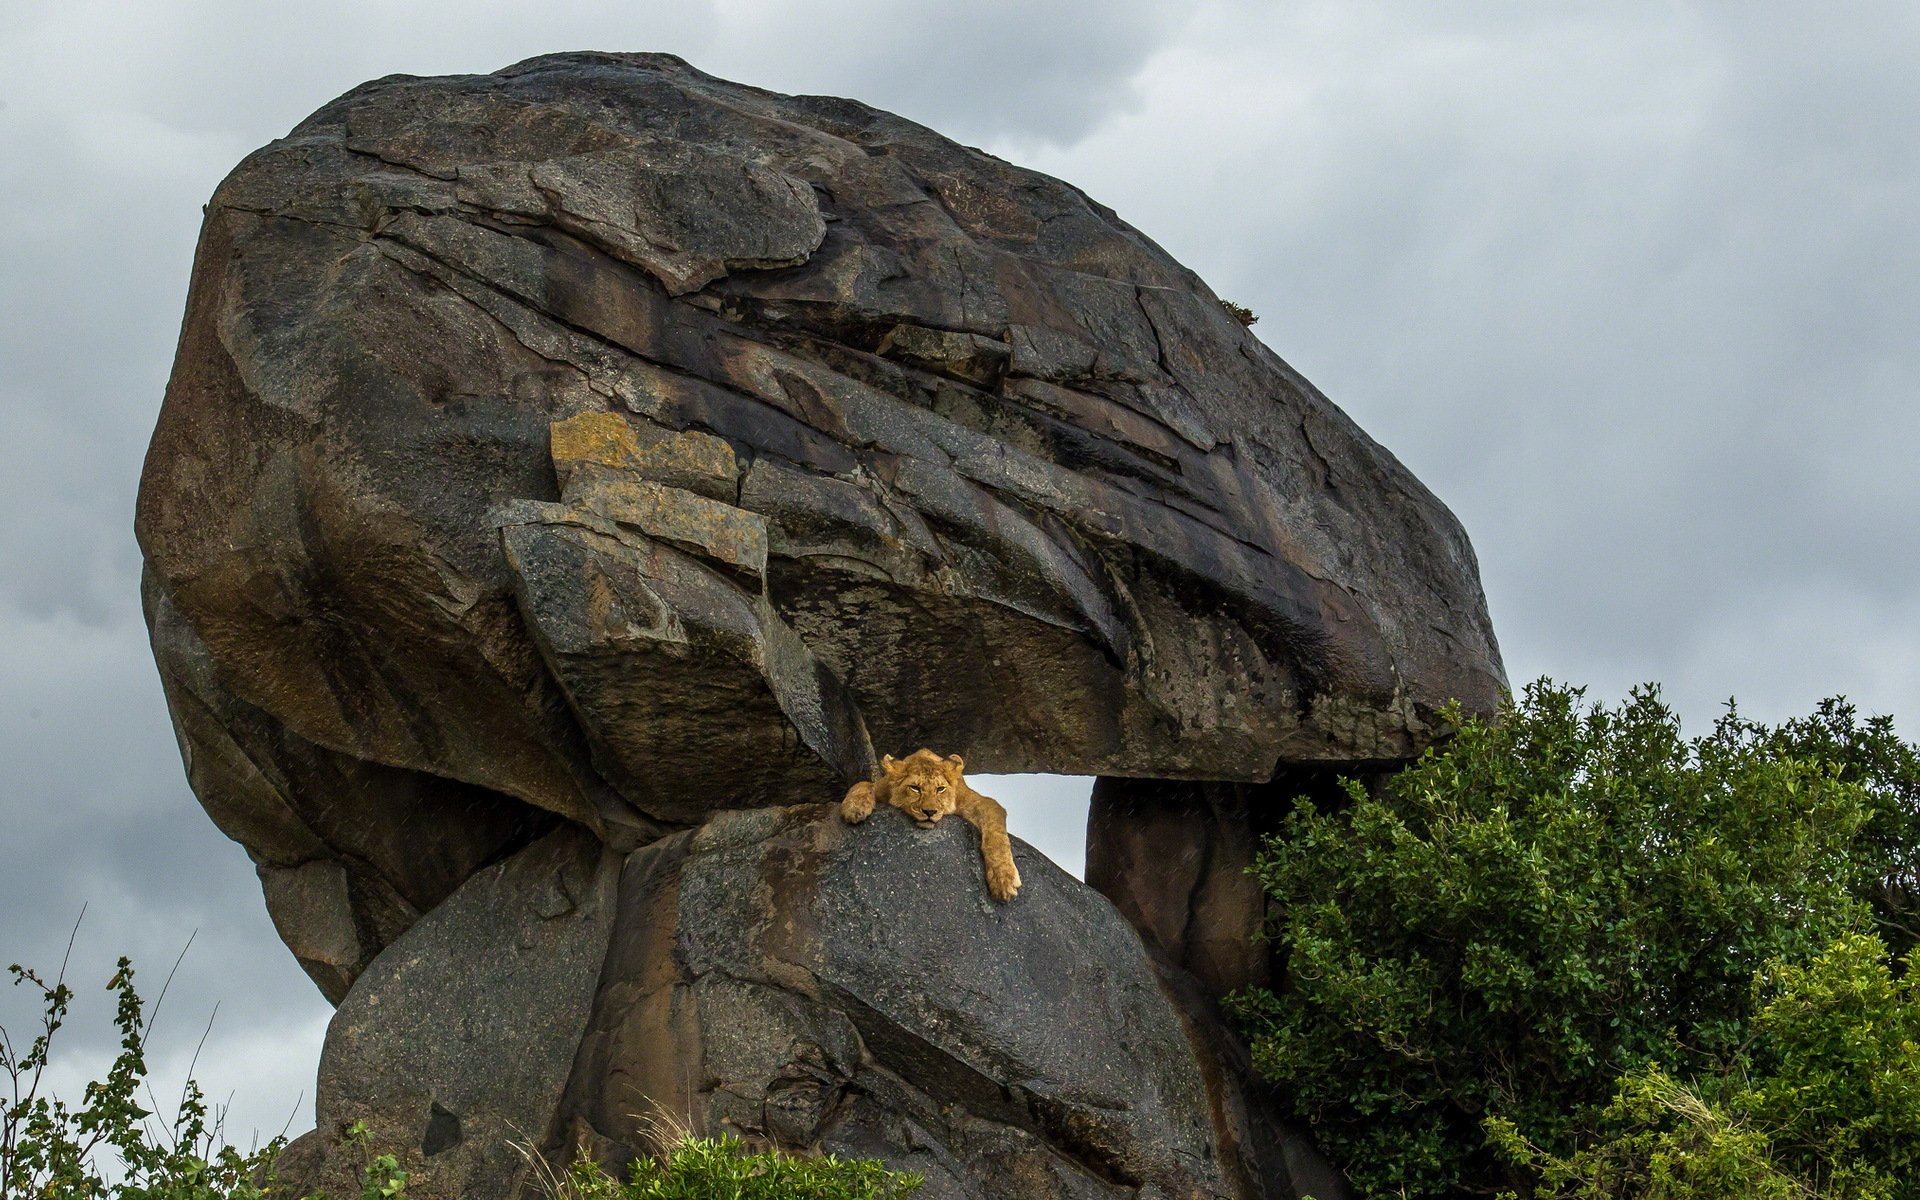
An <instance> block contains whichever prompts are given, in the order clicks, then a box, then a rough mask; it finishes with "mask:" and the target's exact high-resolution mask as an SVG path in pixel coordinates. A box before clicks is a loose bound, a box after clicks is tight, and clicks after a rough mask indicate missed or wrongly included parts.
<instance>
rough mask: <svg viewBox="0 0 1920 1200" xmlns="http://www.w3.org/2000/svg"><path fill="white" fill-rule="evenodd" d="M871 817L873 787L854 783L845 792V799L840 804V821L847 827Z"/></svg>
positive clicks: (867, 784)
mask: <svg viewBox="0 0 1920 1200" xmlns="http://www.w3.org/2000/svg"><path fill="white" fill-rule="evenodd" d="M872 815H873V785H872V784H871V783H856V784H854V785H853V787H852V788H850V789H848V791H847V798H846V799H845V800H842V801H841V802H840V819H841V820H843V821H845V822H846V823H847V824H849V825H858V824H859V823H860V822H862V821H864V820H866V819H867V818H868V817H870V816H872Z"/></svg>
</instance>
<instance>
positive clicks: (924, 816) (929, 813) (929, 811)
mask: <svg viewBox="0 0 1920 1200" xmlns="http://www.w3.org/2000/svg"><path fill="white" fill-rule="evenodd" d="M920 819H921V820H922V821H938V820H939V819H940V810H939V809H937V808H923V809H921V810H920Z"/></svg>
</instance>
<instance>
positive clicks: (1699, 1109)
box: [1493, 935, 1920, 1200]
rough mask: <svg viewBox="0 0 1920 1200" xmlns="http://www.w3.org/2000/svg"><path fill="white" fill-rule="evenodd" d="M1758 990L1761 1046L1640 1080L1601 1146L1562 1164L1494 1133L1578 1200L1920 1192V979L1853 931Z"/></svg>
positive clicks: (1546, 1189) (1858, 1199)
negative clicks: (1696, 1073) (1708, 1072)
mask: <svg viewBox="0 0 1920 1200" xmlns="http://www.w3.org/2000/svg"><path fill="white" fill-rule="evenodd" d="M1759 991H1760V1004H1759V1008H1758V1010H1757V1011H1756V1012H1755V1014H1754V1017H1753V1039H1752V1042H1751V1044H1750V1045H1749V1046H1747V1047H1744V1048H1743V1049H1742V1051H1741V1052H1740V1053H1738V1054H1735V1055H1733V1056H1731V1057H1730V1059H1729V1060H1728V1061H1727V1062H1726V1063H1725V1064H1724V1065H1723V1067H1722V1068H1721V1069H1720V1071H1719V1072H1717V1073H1716V1074H1714V1075H1712V1076H1709V1077H1706V1078H1703V1079H1700V1080H1696V1081H1693V1082H1692V1083H1690V1084H1688V1083H1681V1082H1679V1081H1677V1080H1675V1079H1674V1078H1673V1077H1672V1076H1670V1075H1668V1074H1667V1073H1666V1072H1665V1071H1664V1070H1662V1069H1661V1068H1660V1067H1658V1066H1655V1065H1649V1066H1646V1067H1643V1068H1641V1069H1640V1070H1638V1071H1635V1072H1632V1073H1631V1074H1629V1075H1627V1076H1626V1077H1625V1078H1624V1079H1622V1080H1621V1082H1620V1086H1619V1089H1618V1091H1617V1092H1616V1094H1615V1096H1614V1100H1613V1103H1612V1104H1611V1105H1609V1106H1608V1108H1607V1110H1606V1113H1605V1117H1604V1120H1603V1123H1602V1130H1601V1136H1600V1137H1599V1139H1598V1140H1597V1141H1596V1143H1595V1144H1594V1145H1592V1146H1590V1147H1587V1148H1585V1149H1582V1150H1580V1151H1579V1152H1577V1153H1575V1154H1574V1155H1572V1156H1570V1157H1567V1158H1557V1157H1555V1156H1552V1155H1548V1154H1544V1153H1542V1152H1540V1151H1539V1149H1538V1148H1537V1147H1535V1146H1533V1145H1531V1144H1529V1143H1528V1142H1527V1141H1526V1139H1525V1138H1524V1137H1522V1136H1521V1135H1520V1133H1519V1131H1518V1130H1517V1129H1515V1128H1514V1127H1512V1126H1511V1125H1510V1124H1507V1123H1505V1122H1496V1123H1495V1125H1494V1127H1493V1133H1494V1135H1495V1140H1496V1141H1497V1142H1498V1144H1499V1145H1500V1146H1501V1148H1502V1149H1503V1151H1504V1152H1506V1153H1507V1154H1509V1155H1510V1156H1511V1157H1512V1158H1513V1159H1514V1160H1515V1161H1518V1162H1523V1163H1526V1164H1528V1165H1529V1166H1531V1167H1533V1168H1534V1169H1536V1170H1538V1171H1539V1172H1540V1175H1541V1185H1540V1187H1539V1189H1538V1190H1537V1194H1538V1195H1540V1196H1543V1197H1547V1196H1551V1197H1555V1198H1564V1200H1607V1198H1611V1197H1618V1196H1648V1197H1660V1198H1661V1200H1749V1198H1757V1200H1772V1198H1773V1197H1779V1198H1781V1200H1809V1198H1812V1197H1821V1198H1826V1200H1914V1198H1915V1197H1920V977H1916V976H1915V974H1914V973H1913V972H1912V971H1911V970H1908V971H1906V972H1905V974H1904V976H1902V977H1896V975H1895V972H1894V971H1893V969H1892V962H1891V959H1890V957H1889V955H1888V954H1887V950H1886V946H1885V944H1884V943H1882V942H1881V941H1880V940H1879V939H1878V938H1876V937H1869V936H1862V935H1850V936H1847V937H1843V938H1841V939H1840V940H1838V941H1836V942H1835V943H1834V944H1833V945H1832V946H1830V947H1828V949H1827V950H1826V952H1825V953H1823V954H1822V955H1821V956H1820V957H1819V958H1817V959H1815V960H1814V961H1813V963H1811V964H1810V965H1808V966H1805V967H1795V966H1791V965H1787V964H1780V963H1776V964H1773V965H1772V966H1771V967H1770V968H1769V969H1768V970H1767V971H1765V972H1763V973H1762V975H1761V977H1760V981H1759Z"/></svg>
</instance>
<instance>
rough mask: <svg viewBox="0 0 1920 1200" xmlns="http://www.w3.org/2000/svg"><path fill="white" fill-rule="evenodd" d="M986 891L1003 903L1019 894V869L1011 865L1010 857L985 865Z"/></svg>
mask: <svg viewBox="0 0 1920 1200" xmlns="http://www.w3.org/2000/svg"><path fill="white" fill-rule="evenodd" d="M987 891H989V892H991V893H993V898H994V899H995V900H999V901H1001V902H1003V903H1004V902H1005V901H1008V900H1011V899H1013V898H1014V897H1015V896H1017V895H1019V894H1020V868H1019V867H1016V866H1014V865H1013V859H1012V858H1011V857H1009V858H1008V859H1007V860H1006V861H1005V862H990V863H988V864H987Z"/></svg>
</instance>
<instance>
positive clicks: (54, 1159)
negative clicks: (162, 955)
mask: <svg viewBox="0 0 1920 1200" xmlns="http://www.w3.org/2000/svg"><path fill="white" fill-rule="evenodd" d="M8 972H9V974H11V976H12V978H13V984H14V986H15V987H27V988H31V989H33V990H34V991H36V992H38V993H39V1000H40V1011H41V1024H40V1030H39V1033H38V1034H37V1035H36V1036H35V1038H34V1039H33V1041H32V1043H31V1044H29V1045H28V1046H27V1047H26V1049H24V1050H22V1049H20V1048H19V1047H18V1046H16V1044H15V1043H14V1041H13V1039H12V1037H11V1036H10V1035H9V1034H8V1032H7V1030H6V1029H4V1028H0V1076H5V1077H6V1080H7V1082H8V1083H9V1084H10V1085H11V1087H10V1089H9V1092H8V1095H7V1097H6V1098H5V1100H4V1107H0V1200H16V1198H17V1200H29V1198H32V1200H40V1198H43V1197H44V1198H46V1200H95V1198H96V1197H97V1198H100V1200H106V1198H108V1197H111V1198H113V1200H260V1198H261V1197H263V1196H266V1195H267V1194H268V1193H269V1191H270V1189H271V1186H272V1183H273V1161H274V1159H275V1158H276V1157H277V1156H278V1154H279V1152H280V1147H281V1142H280V1141H279V1140H275V1141H273V1142H270V1143H268V1144H267V1145H266V1146H265V1147H261V1148H258V1149H255V1150H252V1151H248V1152H244V1153H243V1152H242V1151H240V1150H238V1149H236V1148H235V1147H233V1146H230V1145H227V1144H226V1142H225V1141H224V1139H222V1138H221V1137H220V1136H219V1134H220V1127H219V1121H218V1120H217V1119H210V1118H209V1115H208V1111H207V1104H206V1098H205V1097H204V1096H203V1095H202V1094H201V1092H200V1088H199V1086H198V1085H197V1084H195V1083H194V1082H193V1081H192V1080H191V1079H189V1080H188V1081H187V1083H186V1086H185V1087H184V1089H183V1090H182V1093H181V1098H180V1102H179V1104H178V1106H177V1107H176V1111H175V1113H174V1116H173V1118H172V1119H171V1120H170V1121H165V1122H161V1121H159V1120H157V1119H156V1117H155V1115H154V1113H153V1111H152V1110H150V1109H147V1108H143V1107H141V1104H140V1099H141V1094H142V1092H143V1090H144V1091H145V1092H146V1094H147V1096H149V1097H151V1096H152V1090H151V1089H150V1088H148V1087H147V1061H146V1027H145V1023H144V1020H143V1018H142V1009H143V1005H142V1002H141V1000H140V995H139V993H138V992H136V991H135V990H134V986H133V966H132V964H131V963H129V962H128V961H127V960H126V959H124V958H123V959H121V960H120V962H119V965H118V969H117V970H116V971H115V972H114V975H113V978H112V979H110V980H109V981H108V982H107V989H108V990H109V991H111V992H113V993H114V997H115V1005H114V1025H115V1028H117V1029H118V1030H119V1033H120V1052H119V1054H118V1055H117V1056H116V1057H115V1058H114V1061H113V1065H112V1066H111V1067H110V1068H108V1070H107V1075H106V1078H104V1079H100V1080H96V1081H94V1082H92V1083H89V1084H88V1085H87V1086H86V1089H85V1091H84V1092H83V1093H82V1095H81V1099H80V1105H79V1107H78V1108H75V1107H72V1106H70V1105H69V1104H68V1103H67V1102H66V1101H64V1100H62V1099H60V1098H59V1097H56V1096H51V1095H46V1094H43V1093H42V1090H41V1088H42V1084H43V1082H44V1078H45V1073H46V1069H47V1065H48V1062H49V1056H50V1055H51V1052H52V1047H53V1039H54V1036H55V1035H56V1034H57V1033H58V1032H59V1031H60V1029H61V1028H62V1027H63V1026H64V1025H65V1024H66V1020H67V1014H68V1010H69V1008H70V1007H71V1005H72V1003H73V994H74V993H73V989H72V988H70V987H68V986H67V983H66V978H65V972H64V970H63V971H62V973H61V974H60V975H58V976H56V977H55V978H54V980H53V981H52V982H51V983H49V982H47V981H46V980H45V979H43V978H42V977H41V976H40V975H38V974H37V973H35V972H33V971H31V970H28V969H27V968H25V967H22V966H20V965H18V964H15V965H14V966H11V967H9V968H8ZM109 1164H111V1166H112V1167H113V1168H115V1169H112V1170H110V1169H109ZM109 1176H112V1177H113V1181H112V1182H109Z"/></svg>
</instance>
